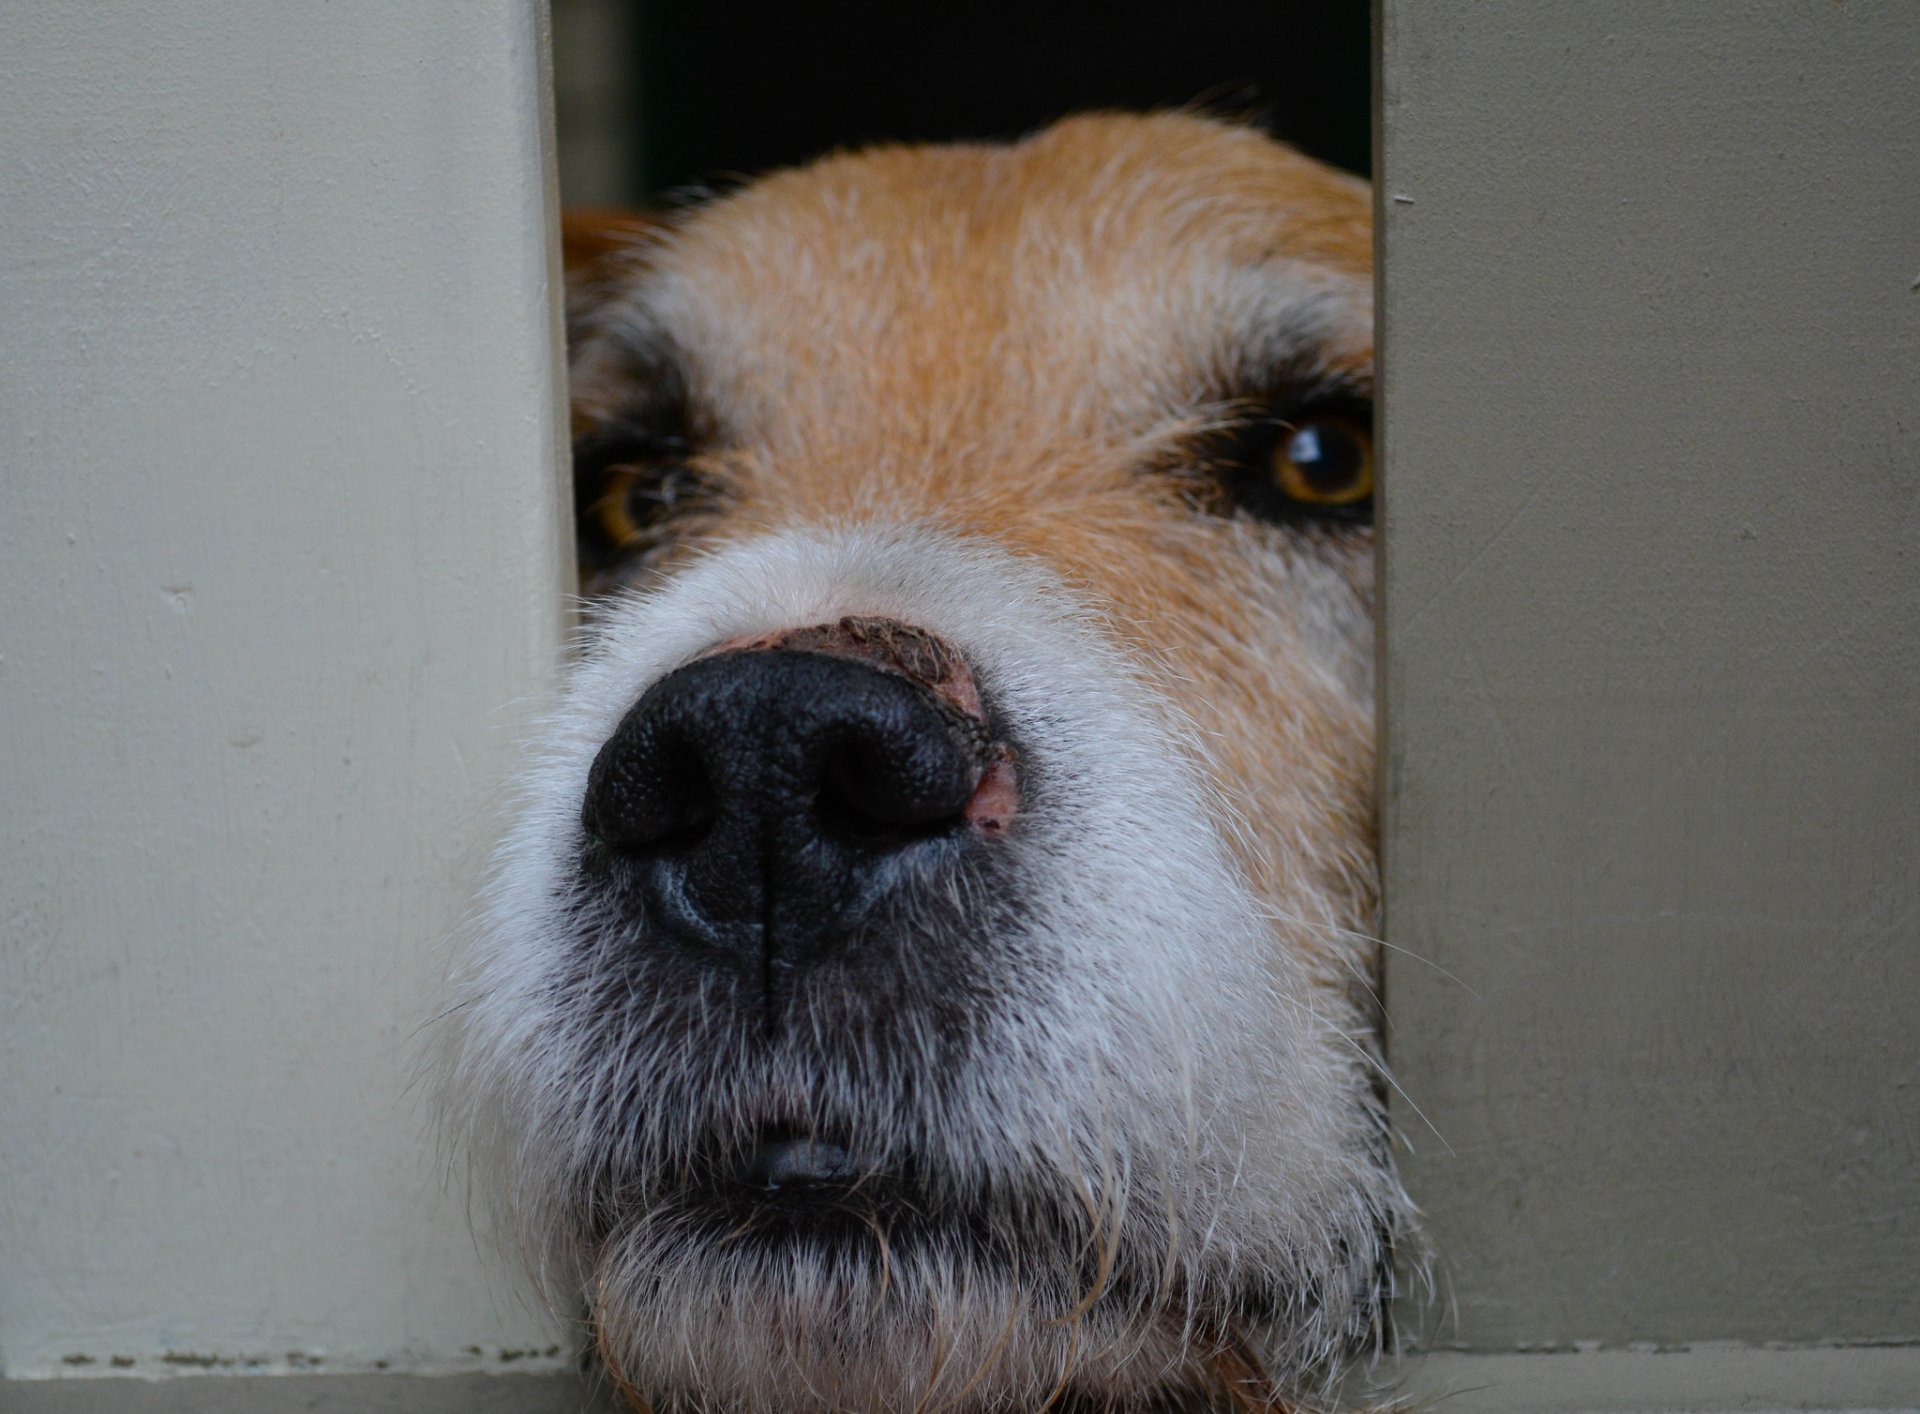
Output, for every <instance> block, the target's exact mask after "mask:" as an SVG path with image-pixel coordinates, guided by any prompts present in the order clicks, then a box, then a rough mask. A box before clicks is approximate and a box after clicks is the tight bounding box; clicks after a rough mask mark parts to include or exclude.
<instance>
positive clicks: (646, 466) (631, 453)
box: [573, 425, 710, 571]
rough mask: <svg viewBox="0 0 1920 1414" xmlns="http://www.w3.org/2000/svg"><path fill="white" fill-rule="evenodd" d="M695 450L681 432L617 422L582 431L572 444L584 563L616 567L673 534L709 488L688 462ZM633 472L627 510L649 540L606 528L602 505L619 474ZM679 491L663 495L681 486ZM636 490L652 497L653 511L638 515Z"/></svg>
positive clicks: (585, 565) (592, 567) (584, 565)
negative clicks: (622, 536)
mask: <svg viewBox="0 0 1920 1414" xmlns="http://www.w3.org/2000/svg"><path fill="white" fill-rule="evenodd" d="M691 455H692V448H691V447H690V445H689V444H688V442H687V440H686V439H685V438H683V437H679V436H661V435H659V434H658V433H652V432H642V431H636V430H635V429H633V428H629V427H621V426H618V425H615V426H610V427H597V428H593V429H590V430H589V431H587V432H585V433H582V434H581V435H580V436H579V437H576V438H575V439H574V443H573V510H574V525H575V528H576V531H577V536H578V540H579V554H580V562H581V567H582V568H583V569H586V570H595V571H598V570H606V569H611V568H614V567H616V566H618V565H620V564H623V563H625V562H627V561H629V560H632V559H633V558H635V557H636V556H638V555H643V554H645V553H646V552H647V551H648V550H649V549H651V548H653V545H654V542H655V541H656V539H663V538H665V537H666V536H667V535H669V534H670V533H671V526H672V523H673V521H674V519H675V517H676V515H677V514H680V513H682V507H683V505H685V504H688V503H691V502H692V501H694V500H696V499H702V497H701V496H700V493H702V492H704V491H706V490H708V489H710V488H709V487H708V485H707V483H706V481H705V478H704V477H703V476H702V475H701V474H700V473H699V472H698V471H697V470H696V469H695V468H693V467H692V466H691V465H690V464H689V458H690V456H691ZM623 472H624V473H629V474H630V478H629V484H628V486H627V488H626V493H625V494H626V496H627V503H626V509H627V513H628V515H629V517H630V518H631V519H632V520H633V522H634V524H635V526H636V527H637V528H639V529H641V530H644V531H647V532H653V533H655V534H649V535H648V536H647V538H646V543H640V544H635V543H633V542H632V541H616V540H615V539H614V538H613V537H612V536H611V535H609V534H608V532H607V527H606V519H605V516H604V514H603V503H604V501H605V499H606V497H607V495H608V494H609V490H610V488H612V486H613V483H614V481H615V480H616V477H617V476H619V474H620V473H623ZM676 483H678V485H677V489H676V494H673V495H666V494H653V495H647V494H646V493H648V492H653V493H664V492H666V491H667V490H668V488H669V487H676ZM636 493H638V494H639V496H640V497H641V498H642V499H643V500H644V501H651V503H652V506H653V509H652V511H651V513H650V514H645V515H634V514H633V507H634V505H635V504H636V499H635V498H636Z"/></svg>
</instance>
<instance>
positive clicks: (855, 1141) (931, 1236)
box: [445, 526, 1405, 1410]
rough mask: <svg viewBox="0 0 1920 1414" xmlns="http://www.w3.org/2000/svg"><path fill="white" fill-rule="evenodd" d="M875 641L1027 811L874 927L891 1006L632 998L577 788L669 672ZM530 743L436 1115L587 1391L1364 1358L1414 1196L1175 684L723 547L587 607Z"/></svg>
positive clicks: (807, 1395)
mask: <svg viewBox="0 0 1920 1414" xmlns="http://www.w3.org/2000/svg"><path fill="white" fill-rule="evenodd" d="M860 614H871V615H884V616H889V617H890V618H893V619H898V620H900V621H903V622H907V623H911V624H915V625H918V626H921V627H923V628H924V629H926V630H928V631H929V632H931V633H934V634H938V635H940V636H941V637H942V638H943V639H944V640H946V641H948V642H950V643H952V644H953V645H955V646H956V647H957V648H958V650H959V651H960V652H962V653H963V654H964V655H965V656H966V658H967V660H968V661H970V662H971V663H972V664H973V665H974V666H975V669H976V670H977V672H978V675H979V682H980V690H981V693H982V695H983V696H984V697H985V698H987V699H989V701H990V705H991V710H992V712H993V713H994V714H996V718H997V720H999V721H1000V722H1002V723H1003V724H1004V726H1005V728H1006V731H1007V733H1008V736H1009V739H1010V740H1012V741H1013V742H1014V744H1015V746H1016V748H1017V750H1018V752H1019V753H1020V756H1019V760H1020V769H1021V771H1022V773H1023V774H1022V796H1021V810H1022V812H1023V815H1022V818H1021V821H1020V825H1019V828H1018V830H1016V831H1014V832H1013V833H1011V834H1010V835H1009V836H1008V837H1007V838H1006V839H1004V840H1002V841H999V842H997V844H996V846H995V850H994V851H992V853H993V855H994V858H996V859H997V860H999V861H1000V862H999V863H998V864H997V865H986V864H982V865H978V866H976V865H975V864H974V863H971V862H969V861H970V860H971V859H972V856H969V855H967V854H966V853H965V851H964V849H963V848H962V847H961V846H954V847H953V848H954V849H955V851H956V853H955V854H954V855H953V858H952V860H951V861H949V863H950V865H951V868H950V872H949V873H948V874H947V875H946V876H943V877H944V878H945V880H946V884H945V886H944V891H943V892H941V896H940V897H937V898H933V899H930V900H928V901H925V902H924V906H918V907H916V909H915V910H913V911H911V912H909V913H906V914H901V915H897V916H888V917H886V918H883V919H882V920H881V921H880V923H879V924H877V925H876V927H877V928H878V929H879V930H880V932H879V935H880V936H881V941H882V943H884V944H885V945H886V946H888V947H890V948H892V949H893V951H892V953H890V954H889V961H888V964H887V966H886V967H884V968H882V969H880V975H881V976H883V977H884V978H885V979H886V981H885V984H884V985H875V984H874V983H873V981H872V978H871V976H869V977H868V978H867V979H866V985H860V986H852V985H848V979H847V978H846V977H843V976H837V975H836V974H835V973H834V970H833V967H834V966H837V965H838V964H837V963H836V964H831V965H822V966H819V967H817V968H815V969H814V971H813V972H812V973H810V974H809V975H808V979H807V980H806V981H804V982H799V983H795V990H794V991H793V992H792V994H791V995H790V996H789V997H787V998H786V999H785V1001H784V1002H783V1012H782V1016H783V1020H782V1022H781V1024H780V1025H779V1026H778V1027H775V1028H773V1029H771V1030H769V1028H768V1026H767V1025H766V1013H765V1002H764V998H763V997H762V995H761V993H760V991H759V990H758V984H757V983H756V984H754V985H753V996H752V997H748V996H746V995H745V991H744V990H743V989H746V988H747V987H748V984H747V983H745V982H741V981H739V980H737V979H736V980H729V979H728V978H727V977H726V976H724V975H721V974H716V973H703V974H701V975H699V976H680V977H675V978H668V977H666V976H665V975H664V974H663V973H661V972H660V971H659V970H658V969H660V968H663V967H666V966H668V965H669V964H668V963H666V962H664V961H661V960H660V959H659V958H657V957H655V956H654V955H653V954H654V953H655V952H656V951H659V950H654V949H649V948H648V947H647V946H646V941H647V940H646V939H644V938H636V937H634V936H633V934H632V929H631V927H630V926H628V925H626V924H625V923H623V921H622V919H621V918H620V917H619V916H618V914H617V911H613V910H611V907H610V905H609V903H608V891H607V889H606V888H605V887H604V884H603V882H596V880H595V878H594V876H593V874H592V870H591V868H589V867H587V864H585V863H583V861H586V860H587V859H588V855H589V854H590V848H589V846H588V845H586V844H583V840H582V828H581V816H580V809H581V807H580V801H581V800H582V798H583V794H584V793H585V792H586V790H587V788H588V781H589V775H590V771H591V768H592V765H593V762H594V758H595V754H596V752H597V751H598V750H599V749H600V747H601V746H602V744H603V743H605V742H606V741H608V739H609V738H610V737H611V736H612V734H613V733H614V732H615V731H616V729H617V728H618V727H619V725H620V723H621V721H622V718H623V715H624V714H625V713H627V712H628V711H629V709H630V708H631V707H632V706H633V704H634V703H635V702H636V701H637V700H638V699H639V698H640V697H641V696H642V694H643V693H645V692H646V691H647V690H648V689H649V688H650V687H651V686H652V685H653V684H655V683H657V682H658V681H660V680H661V679H662V678H663V677H664V676H665V675H667V674H668V673H670V672H672V671H674V670H675V669H677V668H679V667H681V666H682V665H684V664H687V663H689V662H693V661H695V660H697V659H698V658H699V657H700V656H701V655H702V654H703V653H707V652H709V651H711V650H712V649H713V647H714V645H716V644H724V643H727V642H729V641H733V640H737V639H741V638H743V637H748V636H751V635H755V634H765V633H769V632H776V631H780V630H783V629H790V628H793V627H795V626H800V625H809V624H820V623H831V622H833V621H835V620H837V619H839V618H840V617H841V616H844V615H860ZM544 740H545V741H546V742H547V744H548V754H547V755H546V757H545V759H544V760H543V761H541V762H540V763H539V764H538V765H537V766H536V767H535V768H534V770H533V771H532V773H531V774H530V777H529V779H528V781H527V788H526V798H525V801H524V804H523V806H522V809H521V811H520V814H519V823H518V826H517V828H516V829H515V831H514V833H513V834H512V835H511V837H510V838H509V840H508V843H507V844H506V846H505V849H504V852H503V854H502V856H501V858H500V861H499V865H498V868H497V871H496V879H495V885H494V888H493V890H492V893H491V895H490V899H489V902H488V908H487V920H486V923H485V926H484V928H483V930H482V935H481V937H480V938H479V939H478V940H477V943H476V945H475V946H474V947H473V948H472V949H471V951H470V953H469V964H468V970H467V972H466V973H465V975H464V976H463V977H462V978H461V980H460V983H459V996H458V998H457V1002H458V1006H457V1008H456V1010H455V1012H454V1013H453V1018H452V1026H451V1045H452V1047H453V1055H452V1056H451V1058H450V1059H449V1061H448V1063H447V1065H446V1067H445V1072H446V1073H447V1074H448V1075H449V1076H450V1077H451V1079H450V1083H449V1088H448V1091H447V1096H448V1108H449V1119H450V1120H451V1122H452V1123H453V1125H454V1126H455V1127H456V1128H458V1129H459V1130H461V1131H463V1132H464V1133H465V1134H466V1135H468V1136H469V1139H470V1142H471V1144H472V1146H473V1150H474V1154H475V1157H476V1159H477V1161H478V1162H479V1164H480V1165H481V1167H482V1169H483V1171H484V1176H485V1177H487V1178H489V1179H491V1180H492V1189H493V1192H494V1194H495V1196H496V1197H497V1198H498V1200H499V1203H500V1206H501V1208H502V1209H503V1210H504V1212H505V1213H506V1214H508V1215H510V1217H509V1221H510V1222H511V1224H512V1225H513V1227H514V1229H515V1230H516V1231H517V1234H518V1236H519V1239H520V1245H521V1247H522V1250H523V1251H524V1252H525V1253H526V1254H527V1256H528V1258H529V1261H530V1263H531V1264H532V1266H533V1267H534V1268H535V1270H536V1274H537V1275H538V1276H539V1277H540V1278H541V1279H542V1281H543V1284H544V1285H545V1286H546V1288H547V1290H548V1292H549V1294H550V1295H551V1297H552V1298H553V1299H554V1301H555V1303H556V1304H557V1305H559V1306H561V1307H562V1308H563V1309H565V1308H566V1307H567V1306H568V1305H570V1304H575V1303H578V1302H579V1301H581V1300H582V1299H584V1302H585V1305H586V1307H587V1312H586V1314H587V1318H588V1320H589V1321H590V1324H591V1328H592V1330H593V1332H594V1338H595V1341H596V1343H597V1346H598V1349H599V1352H600V1355H601V1357H602V1359H603V1361H604V1363H605V1365H606V1368H607V1370H608V1371H609V1374H610V1375H611V1377H612V1378H614V1379H615V1380H616V1381H619V1382H622V1383H624V1384H629V1385H631V1387H632V1391H633V1392H635V1393H636V1394H637V1395H639V1396H643V1397H644V1398H645V1399H647V1400H650V1401H652V1402H654V1403H656V1404H660V1403H662V1402H672V1401H673V1400H678V1401H680V1402H681V1403H682V1405H684V1407H688V1408H700V1409H706V1408H716V1409H717V1408H737V1409H742V1410H759V1409H772V1408H776V1407H777V1408H781V1409H809V1408H820V1409H826V1408H845V1407H859V1408H876V1409H879V1408H913V1407H917V1406H919V1405H921V1404H922V1403H923V1402H930V1405H949V1406H953V1407H960V1408H967V1407H992V1406H995V1405H996V1404H1005V1403H1007V1402H1010V1401H1015V1400H1018V1399H1025V1398H1028V1397H1030V1396H1032V1395H1033V1393H1034V1391H1036V1390H1038V1391H1042V1392H1043V1394H1044V1392H1045V1391H1048V1390H1067V1391H1069V1392H1072V1391H1080V1392H1083V1393H1085V1394H1086V1395H1087V1397H1089V1398H1093V1399H1096V1400H1098V1401H1102V1402H1105V1401H1113V1400H1128V1399H1133V1398H1134V1397H1136V1396H1141V1397H1144V1396H1146V1395H1148V1394H1149V1393H1152V1394H1153V1396H1154V1397H1155V1398H1158V1397H1160V1395H1161V1394H1162V1393H1164V1392H1166V1391H1170V1390H1171V1391H1178V1390H1181V1389H1186V1388H1205V1387H1206V1381H1207V1380H1208V1379H1210V1378H1211V1376H1210V1375H1209V1374H1208V1371H1210V1370H1212V1369H1213V1368H1215V1367H1216V1366H1217V1365H1219V1363H1220V1362H1221V1361H1222V1360H1229V1361H1230V1360H1234V1359H1240V1358H1241V1352H1243V1351H1244V1350H1247V1349H1251V1348H1255V1347H1259V1348H1264V1349H1265V1351H1266V1352H1267V1353H1268V1355H1269V1356H1270V1357H1271V1358H1272V1359H1273V1360H1274V1361H1275V1362H1276V1375H1277V1377H1278V1379H1279V1382H1280V1383H1281V1384H1282V1386H1284V1387H1291V1388H1299V1387H1300V1386H1301V1385H1302V1384H1303V1383H1306V1382H1311V1381H1314V1380H1317V1379H1319V1378H1320V1377H1321V1376H1322V1375H1324V1374H1325V1373H1326V1372H1327V1371H1328V1370H1330V1369H1331V1368H1332V1367H1333V1364H1334V1363H1335V1361H1336V1359H1337V1357H1338V1356H1339V1355H1340V1354H1342V1353H1343V1352H1345V1351H1347V1350H1350V1349H1351V1348H1353V1347H1354V1346H1355V1345H1357V1344H1361V1343H1364V1342H1365V1341H1367V1340H1369V1339H1377V1338H1378V1331H1379V1326H1378V1318H1379V1310H1380V1303H1381V1300H1382V1297H1383V1293H1384V1290H1385V1286H1384V1283H1385V1281H1386V1252H1387V1242H1388V1238H1389V1235H1390V1233H1391V1232H1392V1230H1393V1229H1394V1227H1395V1226H1396V1225H1397V1223H1398V1220H1399V1215H1400V1214H1401V1212H1402V1211H1403V1205H1404V1201H1405V1200H1404V1198H1403V1197H1402V1196H1401V1195H1400V1191H1399V1188H1398V1185H1397V1183H1396V1182H1395V1180H1394V1178H1393V1175H1392V1171H1391V1166H1390V1163H1389V1161H1388V1158H1387V1156H1386V1155H1385V1153H1384V1152H1383V1144H1382V1129H1381V1126H1380V1121H1379V1117H1378V1113H1379V1112H1378V1105H1377V1102H1376V1100H1375V1099H1374V1097H1373V1095H1372V1092H1371V1090H1370V1088H1369V1085H1368V1081H1367V1077H1366V1072H1365V1066H1364V1057H1363V1056H1361V1055H1360V1054H1359V1052H1358V1050H1357V1047H1356V1042H1355V1041H1354V1039H1353V1036H1352V1033H1354V1032H1359V1031H1361V1030H1363V1026H1362V1023H1361V1022H1360V1020H1359V1018H1358V1016H1357V1014H1356V1013H1354V1012H1353V1011H1352V1010H1351V1009H1347V1010H1343V1004H1342V1003H1340V1002H1339V1000H1338V999H1337V998H1332V997H1329V996H1328V995H1326V994H1325V991H1324V989H1323V988H1322V989H1318V990H1316V987H1315V985H1314V983H1313V982H1312V980H1311V979H1310V978H1309V976H1308V975H1307V972H1306V970H1305V965H1304V964H1303V963H1302V961H1301V960H1300V956H1301V954H1302V952H1303V951H1304V949H1300V948H1298V947H1296V946H1295V944H1296V943H1297V942H1298V941H1299V940H1297V939H1290V938H1289V937H1288V936H1287V927H1288V925H1286V924H1285V923H1283V922H1276V921H1275V920H1274V918H1273V916H1272V913H1271V911H1270V910H1265V909H1263V908H1261V907H1260V906H1259V904H1258V902H1257V901H1256V900H1255V899H1254V898H1253V897H1252V895H1251V894H1250V893H1249V891H1248V888H1247V886H1246V884H1245V883H1244V881H1243V878H1242V876H1241V875H1240V873H1239V872H1238V870H1237V868H1236V867H1235V865H1234V864H1233V862H1232V857H1231V854H1230V851H1229V850H1228V849H1227V847H1226V845H1225V843H1224V842H1223V838H1222V835H1221V831H1222V829H1223V828H1225V827H1224V826H1223V825H1222V824H1221V823H1220V822H1221V821H1222V820H1223V818H1224V817H1225V815H1226V812H1225V810H1224V807H1222V806H1221V805H1220V803H1219V801H1218V800H1217V799H1216V798H1215V797H1214V795H1213V793H1212V792H1211V791H1210V789H1209V787H1208V786H1207V785H1206V784H1205V772H1204V769H1203V763H1201V762H1199V761H1196V760H1195V759H1194V757H1193V755H1192V752H1191V750H1190V749H1189V748H1184V747H1182V746H1181V745H1180V743H1181V741H1182V740H1183V734H1182V732H1181V730H1180V723H1179V722H1178V720H1177V719H1176V717H1175V715H1174V713H1173V709H1172V708H1171V707H1169V706H1168V705H1167V704H1166V700H1165V696H1164V694H1161V693H1157V692H1156V691H1155V690H1154V688H1153V687H1152V685H1151V684H1150V682H1149V680H1148V679H1147V678H1146V677H1145V676H1144V675H1143V673H1142V671H1141V670H1140V669H1139V668H1138V667H1136V666H1134V665H1132V664H1130V663H1129V662H1128V660H1127V659H1126V658H1125V656H1124V655H1123V654H1122V653H1121V652H1120V651H1119V650H1118V649H1117V648H1116V647H1115V646H1114V645H1113V644H1112V643H1111V642H1110V641H1109V640H1108V639H1107V638H1106V637H1105V636H1104V635H1103V633H1102V632H1101V631H1100V629H1099V627H1098V621H1097V619H1095V617H1094V616H1093V615H1092V614H1090V613H1089V612H1088V611H1087V610H1086V609H1085V608H1084V607H1083V606H1082V605H1080V604H1079V603H1077V602H1076V601H1075V599H1074V598H1073V596H1072V595H1071V594H1070V593H1068V592H1067V591H1066V590H1065V589H1064V588H1063V587H1062V586H1061V585H1060V584H1058V583H1057V582H1056V581H1054V580H1053V579H1052V578H1051V577H1050V576H1048V575H1047V574H1046V573H1045V572H1044V571H1042V570H1040V569H1038V568H1036V567H1035V566H1033V565H1032V564H1031V563H1027V562H1022V561H1019V560H1016V559H1015V558H1014V557H1012V556H1010V555H1007V554H1005V553H1003V552H1001V551H998V550H996V549H994V548H992V547H991V546H988V545H985V544H983V543H979V542H974V541H966V540H961V539H958V538H954V537H951V536H947V535H945V534H942V533H935V532H932V531H928V530H921V529H913V528H899V527H894V528H887V527H882V528H872V527H864V528H863V527H833V526H827V527H813V528H809V529H806V530H802V531H793V532H787V533H784V534H780V535H774V536H767V537H763V538H761V539H758V540H751V541H746V542H742V543H740V544H736V545H734V546H732V547H730V548H726V549H722V550H719V551H717V552H715V553H713V554H711V555H710V556H709V557H707V558H705V559H704V560H701V561H699V562H695V563H692V564H689V565H685V566H682V567H681V568H679V569H678V570H677V571H676V572H675V573H674V574H673V575H672V576H671V577H670V578H668V579H666V580H664V581H663V582H662V584H661V585H660V586H659V587H658V588H657V589H655V590H653V591H651V592H648V593H644V594H639V595H635V596H632V597H629V598H627V599H624V600H621V601H619V602H617V603H616V604H615V605H614V606H613V607H612V608H611V609H610V610H609V611H608V612H607V613H606V614H605V616H604V618H603V619H602V621H601V622H600V623H599V624H598V625H597V627H596V629H595V631H594V634H593V637H592V639H591V642H590V644H589V647H588V651H587V653H586V654H585V656H584V657H583V660H582V662H581V663H580V664H579V666H578V668H577V670H576V672H575V675H574V678H573V681H572V685H571V687H570V690H569V692H568V695H567V698H566V700H565V702H564V703H563V705H562V707H561V709H560V712H559V714H558V716H557V717H556V718H555V720H554V721H553V722H552V723H551V724H550V726H549V729H548V730H547V732H546V733H545V735H544ZM942 847H945V846H942ZM943 867H945V866H943ZM996 868H997V869H999V870H1000V871H1001V872H999V873H995V872H994V870H995V869H996ZM694 1392H697V1394H696V1393H694ZM1037 1402H1038V1401H1036V1403H1037Z"/></svg>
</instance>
